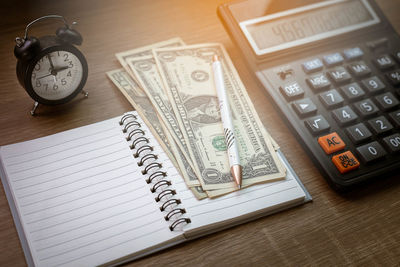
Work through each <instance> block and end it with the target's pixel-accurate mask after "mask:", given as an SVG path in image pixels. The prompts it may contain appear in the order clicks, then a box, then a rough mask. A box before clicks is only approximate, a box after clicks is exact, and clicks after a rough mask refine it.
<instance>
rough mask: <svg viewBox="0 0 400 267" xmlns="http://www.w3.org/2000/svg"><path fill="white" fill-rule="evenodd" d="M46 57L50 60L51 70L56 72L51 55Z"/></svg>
mask: <svg viewBox="0 0 400 267" xmlns="http://www.w3.org/2000/svg"><path fill="white" fill-rule="evenodd" d="M46 56H47V58H48V59H49V62H50V68H51V70H54V65H53V61H52V60H51V56H50V54H47V55H46Z"/></svg>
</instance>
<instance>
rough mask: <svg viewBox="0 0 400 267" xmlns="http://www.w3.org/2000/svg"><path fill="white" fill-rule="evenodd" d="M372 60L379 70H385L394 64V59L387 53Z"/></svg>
mask: <svg viewBox="0 0 400 267" xmlns="http://www.w3.org/2000/svg"><path fill="white" fill-rule="evenodd" d="M373 62H374V63H375V65H376V66H377V67H378V68H380V69H381V70H386V69H389V68H391V67H393V66H394V61H393V59H392V58H391V57H390V56H389V55H382V56H380V57H378V58H376V59H374V60H373Z"/></svg>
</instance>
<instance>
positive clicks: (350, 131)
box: [345, 123, 372, 144]
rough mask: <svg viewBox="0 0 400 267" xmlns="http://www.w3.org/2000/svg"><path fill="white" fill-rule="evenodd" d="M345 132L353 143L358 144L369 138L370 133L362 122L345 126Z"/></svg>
mask: <svg viewBox="0 0 400 267" xmlns="http://www.w3.org/2000/svg"><path fill="white" fill-rule="evenodd" d="M345 131H346V134H347V136H348V137H349V138H350V139H351V141H352V142H353V143H355V144H359V143H361V142H364V141H366V140H368V139H369V138H371V136H372V133H371V132H370V131H369V130H368V129H367V127H365V125H364V124H363V123H358V124H356V125H353V126H350V127H348V128H346V130H345Z"/></svg>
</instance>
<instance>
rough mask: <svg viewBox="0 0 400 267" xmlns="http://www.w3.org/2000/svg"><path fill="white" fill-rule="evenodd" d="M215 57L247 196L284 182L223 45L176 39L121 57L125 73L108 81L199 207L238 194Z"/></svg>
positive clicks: (115, 73) (273, 145)
mask: <svg viewBox="0 0 400 267" xmlns="http://www.w3.org/2000/svg"><path fill="white" fill-rule="evenodd" d="M214 55H218V57H219V58H220V60H221V64H222V67H223V72H224V80H225V86H226V90H227V94H228V99H229V102H230V108H231V113H232V117H233V118H232V119H233V124H234V128H235V135H236V142H238V149H239V154H240V161H241V165H242V171H243V178H242V188H244V187H247V186H250V185H252V184H256V183H263V182H270V181H276V180H279V179H283V178H284V177H285V176H286V170H285V167H284V166H283V164H282V163H281V161H280V160H279V158H278V156H277V154H276V150H277V149H278V145H277V144H276V143H275V141H274V140H273V139H272V138H271V136H270V135H269V134H268V133H267V131H266V130H265V128H264V127H263V125H262V123H261V121H260V119H259V117H258V115H257V113H256V111H255V109H254V107H253V104H252V102H251V100H250V98H249V96H248V95H247V92H246V88H245V87H244V85H243V83H242V81H241V80H240V77H239V75H238V73H237V72H236V69H235V67H234V65H233V64H232V61H231V60H230V58H229V56H228V54H227V52H226V50H225V48H224V47H223V46H222V45H221V44H217V43H207V44H196V45H186V44H185V43H184V42H183V41H182V39H180V38H173V39H170V40H166V41H163V42H159V43H155V44H152V45H148V46H145V47H140V48H136V49H133V50H129V51H126V52H121V53H117V54H116V57H117V59H118V60H119V62H120V63H121V65H122V67H123V68H121V69H117V70H114V71H110V72H108V73H107V75H108V77H109V78H110V79H111V81H112V82H113V83H114V84H115V85H116V86H117V87H118V89H119V90H120V91H121V92H122V93H123V94H124V95H125V97H126V98H127V99H128V100H129V101H130V103H131V104H132V105H133V107H134V108H135V109H136V111H137V112H138V113H139V114H140V115H141V117H142V118H143V120H144V121H145V122H146V124H147V126H148V127H149V128H150V130H151V131H152V133H153V135H154V136H155V137H156V138H157V139H158V141H159V143H160V145H161V146H162V147H163V149H164V151H165V152H166V153H167V154H168V156H169V157H170V159H171V161H172V162H173V163H174V165H175V166H176V168H177V169H178V170H179V171H180V173H181V174H182V177H183V178H184V180H185V182H186V184H187V186H188V188H190V189H191V190H192V192H193V194H194V195H195V196H196V197H197V198H198V199H202V198H206V197H210V198H214V197H218V196H221V195H224V194H227V193H230V192H233V191H235V190H237V187H236V185H235V182H234V180H233V178H232V176H231V173H230V167H229V161H228V154H227V150H226V143H225V139H224V133H223V127H222V122H221V116H220V111H219V104H218V99H217V92H216V89H215V86H214V81H213V72H212V57H213V56H214Z"/></svg>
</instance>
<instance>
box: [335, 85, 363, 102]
mask: <svg viewBox="0 0 400 267" xmlns="http://www.w3.org/2000/svg"><path fill="white" fill-rule="evenodd" d="M340 89H341V90H342V93H343V95H344V97H345V98H346V99H348V100H350V101H353V100H356V99H359V98H361V97H363V96H364V95H365V92H364V90H363V89H361V87H360V86H359V85H358V83H350V84H347V85H345V86H342V87H341V88H340Z"/></svg>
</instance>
